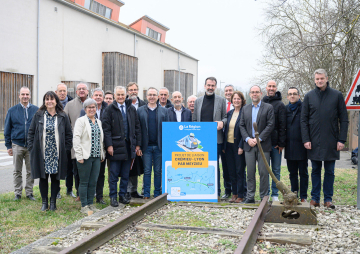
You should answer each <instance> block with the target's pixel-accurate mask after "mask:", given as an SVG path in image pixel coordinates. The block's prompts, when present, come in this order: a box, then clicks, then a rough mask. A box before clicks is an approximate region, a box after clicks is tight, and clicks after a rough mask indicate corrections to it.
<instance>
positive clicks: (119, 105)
mask: <svg viewBox="0 0 360 254" xmlns="http://www.w3.org/2000/svg"><path fill="white" fill-rule="evenodd" d="M116 103H117V105H118V107H119V109H120V112H121V114H122V110H121V106H124V111H125V114H126V105H125V102H124V103H123V104H120V103H119V102H116Z"/></svg>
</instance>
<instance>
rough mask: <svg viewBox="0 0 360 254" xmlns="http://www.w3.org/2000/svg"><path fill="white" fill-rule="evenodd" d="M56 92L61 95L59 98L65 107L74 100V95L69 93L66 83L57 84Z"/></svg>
mask: <svg viewBox="0 0 360 254" xmlns="http://www.w3.org/2000/svg"><path fill="white" fill-rule="evenodd" d="M55 93H56V94H57V96H58V97H59V100H60V102H61V105H62V106H63V108H65V106H66V104H67V103H68V102H69V101H72V100H73V97H71V96H70V95H68V91H67V86H66V85H65V84H64V83H60V84H58V85H57V87H56V90H55Z"/></svg>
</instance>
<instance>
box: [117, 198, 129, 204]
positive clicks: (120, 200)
mask: <svg viewBox="0 0 360 254" xmlns="http://www.w3.org/2000/svg"><path fill="white" fill-rule="evenodd" d="M119 202H120V203H122V204H124V205H127V204H129V203H130V200H128V199H127V198H126V197H125V196H119Z"/></svg>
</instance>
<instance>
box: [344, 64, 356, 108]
mask: <svg viewBox="0 0 360 254" xmlns="http://www.w3.org/2000/svg"><path fill="white" fill-rule="evenodd" d="M345 104H346V109H347V110H360V69H359V70H358V72H357V73H356V76H355V79H354V81H353V82H352V85H351V87H350V89H349V92H348V94H347V95H346V97H345Z"/></svg>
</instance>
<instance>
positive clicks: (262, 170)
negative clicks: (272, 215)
mask: <svg viewBox="0 0 360 254" xmlns="http://www.w3.org/2000/svg"><path fill="white" fill-rule="evenodd" d="M261 96H262V92H261V88H260V87H259V86H257V85H254V86H252V87H251V88H250V98H251V101H252V103H251V104H248V105H246V106H244V109H243V110H242V111H241V118H240V132H241V135H242V137H243V139H244V140H245V143H244V151H245V160H246V165H247V184H248V185H247V197H246V200H245V201H244V203H246V204H249V203H255V199H254V197H255V191H256V177H255V173H256V161H258V165H259V175H260V198H261V199H263V198H264V196H266V195H267V193H268V189H269V173H268V172H267V170H266V167H265V164H264V161H263V159H262V157H261V154H260V151H259V148H258V145H257V141H256V138H255V130H254V127H253V123H254V122H256V123H257V126H258V132H259V139H260V142H261V147H262V149H263V151H264V153H265V158H266V160H267V163H269V160H270V151H271V148H272V147H271V132H272V131H273V129H274V125H275V118H274V109H273V107H272V106H271V105H270V104H267V103H265V102H262V101H261Z"/></svg>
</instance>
